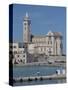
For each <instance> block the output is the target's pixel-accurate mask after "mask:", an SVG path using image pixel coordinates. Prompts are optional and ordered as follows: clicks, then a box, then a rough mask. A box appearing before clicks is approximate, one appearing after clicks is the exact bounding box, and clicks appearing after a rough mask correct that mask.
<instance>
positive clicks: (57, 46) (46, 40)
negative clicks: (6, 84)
mask: <svg viewBox="0 0 68 90" xmlns="http://www.w3.org/2000/svg"><path fill="white" fill-rule="evenodd" d="M30 31H31V20H30V18H29V16H28V14H26V16H25V17H24V21H23V43H27V48H28V53H30V54H36V53H37V54H45V55H62V54H63V47H62V46H63V44H62V34H61V33H60V32H52V31H49V32H48V33H47V34H46V35H39V36H34V35H33V36H32V37H31V32H30Z"/></svg>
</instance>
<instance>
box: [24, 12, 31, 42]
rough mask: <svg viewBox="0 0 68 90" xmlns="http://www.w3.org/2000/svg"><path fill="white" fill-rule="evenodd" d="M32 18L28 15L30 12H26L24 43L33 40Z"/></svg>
mask: <svg viewBox="0 0 68 90" xmlns="http://www.w3.org/2000/svg"><path fill="white" fill-rule="evenodd" d="M30 30H31V20H30V18H29V16H28V13H26V15H25V17H24V21H23V43H30V41H31V33H30Z"/></svg>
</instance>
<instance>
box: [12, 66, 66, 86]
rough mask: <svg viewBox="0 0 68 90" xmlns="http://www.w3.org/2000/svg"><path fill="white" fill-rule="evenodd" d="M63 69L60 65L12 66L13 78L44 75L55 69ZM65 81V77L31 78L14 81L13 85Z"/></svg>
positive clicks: (53, 72)
mask: <svg viewBox="0 0 68 90" xmlns="http://www.w3.org/2000/svg"><path fill="white" fill-rule="evenodd" d="M63 69H65V68H64V67H62V66H60V67H59V66H51V67H49V66H45V65H43V66H14V67H13V78H17V77H30V76H46V75H53V74H56V70H60V73H62V70H63ZM58 83H66V79H53V80H35V81H34V80H33V81H23V82H15V83H14V84H13V85H14V86H25V85H42V84H58Z"/></svg>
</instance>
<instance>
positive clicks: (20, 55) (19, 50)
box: [9, 43, 27, 64]
mask: <svg viewBox="0 0 68 90" xmlns="http://www.w3.org/2000/svg"><path fill="white" fill-rule="evenodd" d="M9 54H10V57H11V56H13V58H12V63H19V64H20V63H22V64H25V63H26V62H27V54H26V51H25V48H23V47H20V45H19V43H10V45H9Z"/></svg>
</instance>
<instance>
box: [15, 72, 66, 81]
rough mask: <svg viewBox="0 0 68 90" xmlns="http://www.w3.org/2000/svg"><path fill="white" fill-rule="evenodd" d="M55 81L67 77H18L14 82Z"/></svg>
mask: <svg viewBox="0 0 68 90" xmlns="http://www.w3.org/2000/svg"><path fill="white" fill-rule="evenodd" d="M53 79H54V80H55V79H66V75H65V74H64V75H63V74H60V75H57V74H54V75H47V76H30V77H18V78H14V79H13V81H14V82H23V81H36V80H53Z"/></svg>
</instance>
